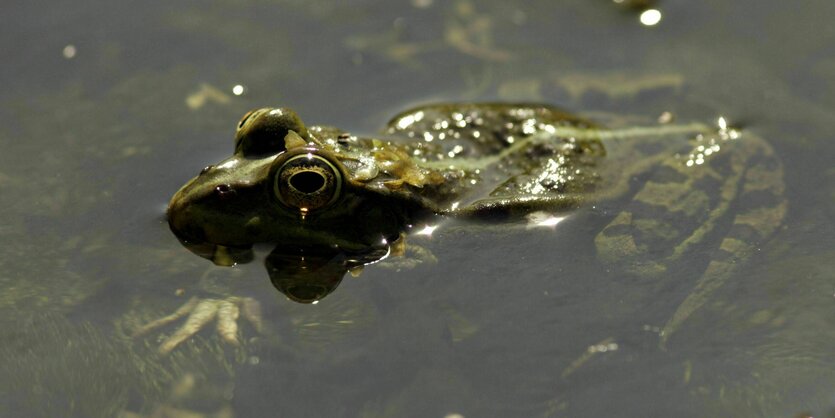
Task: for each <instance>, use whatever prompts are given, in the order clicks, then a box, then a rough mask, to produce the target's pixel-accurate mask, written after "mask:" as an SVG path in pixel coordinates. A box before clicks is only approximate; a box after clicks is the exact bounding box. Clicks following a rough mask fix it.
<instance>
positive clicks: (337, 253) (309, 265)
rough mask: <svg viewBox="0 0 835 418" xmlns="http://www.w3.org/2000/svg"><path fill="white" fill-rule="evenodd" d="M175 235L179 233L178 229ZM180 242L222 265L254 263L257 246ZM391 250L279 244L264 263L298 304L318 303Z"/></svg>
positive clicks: (281, 289) (279, 286)
mask: <svg viewBox="0 0 835 418" xmlns="http://www.w3.org/2000/svg"><path fill="white" fill-rule="evenodd" d="M174 232H175V235H177V234H176V231H174ZM178 238H179V239H180V243H182V244H183V246H184V247H186V248H188V249H189V250H190V251H191V252H193V253H194V254H197V255H199V256H201V257H203V258H206V259H209V260H211V261H212V262H213V263H215V264H216V265H219V266H233V265H235V264H244V263H249V262H251V261H252V260H253V259H254V258H255V256H254V252H253V249H252V248H251V247H249V248H240V247H228V246H223V245H215V244H211V243H206V242H195V241H190V240H186V239H184V238H182V237H181V236H178ZM388 253H389V247H388V246H383V247H378V248H368V249H367V250H366V251H363V252H360V253H348V252H346V251H343V250H342V249H340V248H338V247H334V246H326V245H322V246H307V247H298V246H286V245H277V246H276V247H275V248H274V249H273V250H272V252H270V254H269V255H268V256H267V258H266V260H265V261H264V265H265V267H266V269H267V273H268V274H269V276H270V281H272V284H273V286H275V288H276V289H278V291H279V292H281V293H283V294H284V295H285V296H287V298H289V299H290V300H292V301H294V302H298V303H314V302H318V301H319V300H322V299H323V298H324V297H325V296H327V295H329V294H330V293H331V292H333V291H334V290H335V289H336V288H337V287H338V286H339V283H341V282H342V278H343V277H344V276H345V273H347V272H348V271H357V270H355V269H359V268H361V267H362V266H364V265H366V264H369V263H373V262H376V261H379V260H381V259H383V258H385V257H386V256H387V255H388Z"/></svg>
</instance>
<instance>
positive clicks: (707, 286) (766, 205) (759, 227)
mask: <svg viewBox="0 0 835 418" xmlns="http://www.w3.org/2000/svg"><path fill="white" fill-rule="evenodd" d="M751 148H752V149H751V151H753V155H752V156H751V158H750V160H751V164H752V165H751V166H749V167H748V168H747V169H746V171H745V176H744V179H743V180H744V182H743V186H742V190H741V192H740V194H739V196H738V197H737V200H736V202H735V209H736V211H735V212H736V215H735V216H734V218H733V222H732V224H731V225H730V228H729V229H728V233H727V234H726V235H725V237H724V238H723V239H722V242H721V244H720V245H719V248H718V250H716V251H715V253H714V255H713V257H711V261H710V262H709V263H708V266H707V269H705V272H704V273H703V274H702V276H701V277H700V278H699V280H698V282H696V287H695V288H694V290H693V291H692V292H691V293H690V294H689V295H688V296H687V298H686V299H685V300H684V301H683V302H682V303H681V304H680V305H679V306H678V308H677V309H676V311H675V313H674V314H673V316H672V317H671V318H670V320H669V321H667V324H666V325H665V326H664V328H663V330H662V331H661V341H660V344H661V347H664V346H665V345H666V342H667V340H668V339H669V338H670V336H671V335H672V333H673V332H675V331H676V330H677V329H678V327H679V326H680V325H681V324H682V323H683V322H684V321H685V320H686V319H687V318H688V317H690V315H692V314H693V313H694V312H695V311H696V310H698V309H699V308H700V307H701V306H702V305H704V303H705V302H706V301H707V300H708V297H709V296H710V294H711V293H712V292H713V291H715V290H716V289H718V288H719V287H721V286H722V285H723V284H724V283H725V282H726V281H727V280H728V278H730V277H731V276H732V275H733V274H734V273H735V271H736V270H737V269H738V268H739V267H740V266H741V265H743V264H744V262H745V261H746V260H747V259H748V258H750V257H751V255H752V254H753V253H754V252H755V251H756V250H757V246H758V245H759V244H760V243H761V242H763V241H766V240H768V239H769V238H770V237H771V236H772V235H773V234H774V233H775V231H776V230H777V229H778V228H779V227H780V226H781V225H782V224H783V219H784V218H785V216H786V211H787V202H786V200H785V197H784V189H785V184H784V182H783V168H782V164H781V163H780V161H779V160H778V159H777V157H776V155H775V154H774V152H773V151H772V150H771V147H770V146H769V145H768V144H767V143H765V142H764V141H762V140H759V139H757V141H756V142H753V143H752V144H751Z"/></svg>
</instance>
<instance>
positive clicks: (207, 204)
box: [168, 103, 786, 338]
mask: <svg viewBox="0 0 835 418" xmlns="http://www.w3.org/2000/svg"><path fill="white" fill-rule="evenodd" d="M385 136H386V138H388V139H385V140H381V139H374V138H358V137H355V136H353V135H350V134H348V133H346V132H344V131H341V130H339V129H335V128H330V127H321V126H312V127H306V126H305V125H304V124H303V123H302V121H301V120H300V119H299V118H298V116H296V114H295V113H294V112H292V111H291V110H289V109H269V108H266V109H260V110H258V111H255V112H251V113H250V114H248V115H247V116H245V117H244V119H243V120H242V121H241V123H240V124H239V127H238V131H237V135H236V151H235V154H234V155H233V156H232V157H230V158H228V159H227V160H224V161H222V162H220V163H218V164H216V165H214V166H210V167H208V168H207V169H205V170H204V172H202V173H201V174H200V175H199V176H198V177H196V178H194V179H192V180H191V181H190V182H189V183H187V184H186V185H185V186H183V188H182V189H180V190H179V191H178V192H177V194H176V195H175V196H174V197H173V198H172V199H171V203H170V206H169V210H168V215H169V221H170V224H171V226H172V229H173V230H174V231H175V232H176V233H177V234H178V236H180V237H181V239H183V240H184V241H185V242H191V243H195V242H205V243H209V244H212V245H219V246H223V247H228V248H247V247H249V246H251V245H252V244H254V243H258V242H273V243H279V244H293V245H304V246H315V245H329V246H338V247H340V248H342V249H344V250H349V251H351V250H355V251H360V250H362V249H365V248H371V247H380V246H381V245H386V242H391V241H392V240H394V239H396V238H397V237H398V236H399V235H400V234H401V233H403V232H405V231H407V229H408V225H411V224H413V223H414V222H416V221H417V220H419V219H421V218H422V217H426V216H430V215H432V214H439V215H446V216H460V217H468V218H486V219H496V218H508V217H519V216H524V215H528V214H530V213H532V212H535V211H547V212H552V213H553V212H560V211H566V210H571V209H576V208H578V207H580V206H582V205H584V204H585V203H586V202H588V201H591V202H600V201H611V200H613V199H614V201H618V200H617V199H621V198H622V197H623V196H627V195H631V196H632V198H631V199H630V200H629V201H628V202H627V203H625V204H624V205H623V207H622V210H621V211H620V212H619V213H618V214H617V215H616V216H614V218H613V219H612V221H611V223H610V224H609V225H608V226H606V227H605V228H604V229H603V230H602V231H601V233H600V234H598V235H597V236H596V237H595V238H594V242H595V245H596V247H597V249H598V254H599V258H600V259H601V260H602V261H603V262H606V263H609V264H617V265H620V266H621V267H622V268H623V269H624V270H626V271H629V272H632V273H635V274H638V275H641V276H661V275H663V274H664V273H665V272H666V271H667V268H668V266H669V265H670V264H671V263H673V262H675V261H677V260H679V259H680V258H681V257H682V256H683V255H684V254H687V253H688V250H690V249H691V248H694V246H695V245H696V244H699V243H702V242H703V241H704V240H705V239H706V238H708V237H714V236H716V235H717V233H719V232H721V231H726V232H724V233H721V234H720V235H721V236H722V238H720V239H719V240H718V241H717V242H718V248H717V249H716V250H715V256H714V257H712V259H711V261H710V263H709V264H708V266H707V269H706V271H705V273H704V274H703V275H702V277H701V278H700V279H699V281H698V282H697V285H696V289H695V290H694V292H693V293H692V294H691V295H690V297H688V298H687V300H685V301H684V302H683V303H682V305H681V306H680V308H679V310H678V311H677V312H676V314H675V315H674V316H673V318H672V319H671V320H670V322H669V323H668V325H667V327H666V328H665V330H664V335H666V336H669V334H670V333H672V331H673V330H674V329H675V328H676V327H677V326H678V324H679V323H680V322H681V321H683V320H684V319H686V318H687V317H688V316H689V315H690V314H691V313H692V312H693V311H695V310H696V309H697V308H698V307H699V306H701V304H703V303H704V301H705V300H706V297H707V295H708V294H709V293H710V292H711V291H712V290H714V289H715V288H717V287H718V286H720V285H721V284H723V283H724V282H725V281H726V280H727V278H728V277H729V276H730V275H731V274H732V272H733V271H734V270H735V269H736V268H737V266H738V265H739V264H740V263H738V262H739V261H741V260H745V259H747V258H748V257H749V255H750V254H751V253H752V251H753V249H754V247H755V246H756V245H757V243H759V242H760V241H762V240H764V239H767V238H768V237H769V236H770V235H771V234H772V233H773V232H774V231H775V229H776V228H777V227H779V225H780V224H781V223H782V219H783V217H784V215H785V212H786V203H785V200H784V198H783V188H784V185H783V179H782V177H783V174H782V166H781V164H780V162H779V160H778V159H777V158H776V156H775V155H774V153H773V151H772V149H771V148H770V146H769V145H768V144H767V143H766V142H765V141H763V140H761V139H759V138H757V137H756V136H754V135H752V134H749V133H747V132H746V133H744V134H743V133H740V132H739V131H736V130H733V129H729V128H727V127H725V126H724V123H720V126H719V128H710V127H708V126H705V125H702V124H689V125H654V126H645V127H634V126H629V127H625V128H622V129H605V128H601V127H599V126H597V125H596V124H594V123H593V122H590V121H587V120H584V119H582V118H579V117H576V116H573V115H571V114H568V113H566V112H564V111H562V110H560V109H557V108H554V107H551V106H546V105H538V104H499V103H488V104H437V105H429V106H424V107H419V108H415V109H412V110H409V111H406V112H403V113H401V114H399V115H397V116H396V117H395V118H394V119H392V120H391V122H390V123H389V124H388V127H387V128H386V130H385ZM604 145H605V147H604ZM303 154H307V155H316V156H319V157H321V158H320V160H322V161H325V160H326V161H327V163H322V164H324V165H327V166H330V167H331V168H330V169H326V170H325V171H328V170H331V171H333V173H331V174H328V175H327V176H325V177H327V178H328V179H331V178H336V179H337V180H335V181H332V180H322V182H324V183H325V185H324V186H323V187H322V188H321V189H319V191H317V192H316V193H323V194H322V196H324V197H317V196H313V197H310V198H309V199H308V198H307V197H306V195H303V196H302V197H301V198H299V199H301V200H300V202H301V203H295V204H294V203H288V201H291V200H292V198H288V197H286V196H284V195H283V194H282V193H283V192H280V191H279V188H278V187H279V186H278V185H279V184H282V185H283V184H285V183H286V182H285V181H284V180H276V179H277V178H279V177H280V176H279V173H282V170H283V167H284V165H285V164H287V162H288V161H289V160H290V159H291V158H292V157H293V156H297V155H303ZM287 176H289V174H288V175H287ZM287 176H285V177H287ZM287 178H290V177H287ZM340 178H341V180H339V179H340ZM636 178H638V179H642V184H641V185H640V187H637V191H636V186H635V184H634V183H631V181H632V180H633V179H636ZM288 181H289V180H288ZM319 185H320V183H319V182H317V183H316V185H315V186H311V187H314V188H315V187H318V186H319ZM219 186H220V187H221V188H222V189H223V190H222V192H219V191H218V187H219ZM284 187H285V188H287V186H284ZM230 191H231V193H230ZM330 196H333V197H332V198H331V197H330ZM316 199H318V200H316ZM307 202H319V203H315V204H310V205H308V203H307ZM731 208H733V210H731ZM381 243H382V244H381ZM204 256H207V257H208V258H211V257H210V256H209V254H204ZM664 338H666V337H664Z"/></svg>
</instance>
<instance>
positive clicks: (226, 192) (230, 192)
mask: <svg viewBox="0 0 835 418" xmlns="http://www.w3.org/2000/svg"><path fill="white" fill-rule="evenodd" d="M236 194H237V193H236V192H235V189H233V188H232V187H230V186H229V185H228V184H219V185H218V186H217V187H215V195H217V197H218V198H220V199H221V200H227V199H231V198H233V197H235V195H236Z"/></svg>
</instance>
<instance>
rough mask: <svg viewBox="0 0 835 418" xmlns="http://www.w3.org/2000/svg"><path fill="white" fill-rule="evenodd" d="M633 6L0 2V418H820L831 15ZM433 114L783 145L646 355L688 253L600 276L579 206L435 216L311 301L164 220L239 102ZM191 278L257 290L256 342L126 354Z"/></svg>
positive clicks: (803, 10)
mask: <svg viewBox="0 0 835 418" xmlns="http://www.w3.org/2000/svg"><path fill="white" fill-rule="evenodd" d="M343 3H344V4H343ZM658 8H659V9H660V10H661V12H662V17H661V21H660V22H659V23H658V24H657V25H656V26H652V27H648V26H645V25H642V24H641V23H640V21H639V14H638V13H636V12H631V11H628V10H625V9H623V8H621V7H618V6H616V5H614V4H612V3H611V2H608V1H605V0H600V1H588V0H585V1H581V0H566V1H562V2H553V1H527V2H498V1H483V2H475V1H468V0H455V1H440V0H435V1H431V0H413V1H397V2H394V1H382V0H375V1H372V0H368V1H352V2H350V5H348V4H347V3H346V2H328V3H325V2H310V1H297V0H287V1H283V2H274V3H272V2H266V1H250V2H247V1H234V0H218V1H213V2H209V3H197V2H181V3H177V4H176V5H169V3H168V2H148V1H146V2H122V3H121V4H116V3H113V2H95V3H93V2H87V3H85V4H78V3H70V2H30V3H27V4H18V5H15V6H10V5H5V6H2V7H0V10H2V13H0V28H2V29H0V33H2V34H3V36H2V37H0V51H1V52H0V53H2V56H3V58H4V59H3V63H4V64H3V66H2V67H0V76H2V79H3V80H4V83H3V89H2V91H0V144H2V151H0V237H2V242H3V245H2V247H0V289H2V292H0V318H2V319H0V341H2V343H0V370H2V373H0V376H2V377H0V416H4V417H5V416H8V417H22V416H27V417H29V416H45V417H46V416H48V417H55V416H73V417H90V416H119V415H121V416H125V417H136V416H170V417H185V416H223V417H228V416H235V417H260V416H275V415H278V416H289V417H296V416H340V417H354V416H362V417H383V416H385V417H402V416H408V417H411V416H414V417H444V416H446V415H448V414H461V415H463V416H465V417H482V416H502V417H504V416H507V417H521V416H523V417H537V416H539V417H602V416H622V417H633V416H634V417H643V416H675V417H714V416H735V417H748V416H751V417H760V416H762V417H793V416H805V415H803V414H810V415H813V416H815V417H820V416H824V417H828V416H835V395H833V394H834V393H835V390H833V389H835V361H834V360H833V357H832V353H833V348H835V324H833V318H835V297H834V296H833V294H835V280H833V279H834V278H835V262H833V256H835V239H833V237H834V236H835V233H834V232H835V228H833V226H832V223H833V222H832V221H833V220H834V218H835V209H833V208H835V205H833V203H835V202H833V200H835V169H833V165H832V162H831V161H832V155H833V151H835V145H833V141H832V132H833V131H834V130H833V127H835V126H833V125H835V123H833V122H832V117H831V115H832V111H833V108H835V100H834V99H833V97H835V58H833V57H835V26H832V25H831V20H832V16H833V13H835V4H833V3H832V2H831V1H824V0H808V1H805V2H802V4H799V3H792V2H783V1H776V0H770V1H753V0H747V1H735V2H727V1H720V0H711V1H703V2H681V1H666V2H660V3H659V4H658ZM237 85H240V86H242V92H241V91H240V90H235V89H234V87H235V86H237ZM636 86H639V87H641V88H640V89H639V88H637V87H636ZM236 92H237V93H242V94H239V95H238V94H236ZM438 100H446V101H460V100H531V101H533V100H537V101H546V102H550V103H554V104H559V105H561V106H563V107H566V108H568V109H572V110H574V111H577V112H579V113H581V114H587V115H592V116H594V115H596V114H604V113H608V114H632V115H641V116H649V117H655V116H656V115H659V114H661V113H662V112H665V111H669V112H672V113H673V114H675V115H676V116H677V117H678V118H679V119H680V120H684V121H687V120H701V121H710V120H714V119H715V118H716V117H717V116H719V115H724V116H725V117H727V118H728V120H730V121H731V122H732V123H735V124H737V125H739V126H742V127H743V128H744V129H747V130H750V131H752V132H755V133H757V134H758V135H760V136H762V137H764V138H766V139H768V140H769V141H770V142H771V144H772V145H773V147H774V148H775V149H776V151H777V152H778V154H779V155H780V157H781V158H782V160H783V163H784V165H785V171H786V183H787V196H786V197H787V199H788V202H789V214H788V217H787V219H786V221H785V224H784V225H783V228H782V229H781V230H780V231H779V232H778V233H777V234H776V236H775V237H774V238H773V239H771V240H770V241H768V242H765V243H762V245H761V246H760V248H759V253H758V254H756V255H755V256H754V257H753V258H752V259H751V260H749V262H748V263H747V265H746V266H745V267H744V268H743V269H742V270H741V272H740V273H739V274H737V275H735V277H733V280H732V281H731V282H730V283H728V284H727V285H725V286H723V287H722V288H720V289H719V290H717V291H716V292H715V293H714V294H713V296H712V297H711V299H710V301H709V302H708V303H707V304H706V305H705V307H703V308H702V309H701V310H699V311H698V312H697V313H696V314H694V315H693V316H692V317H691V318H690V319H689V320H688V321H687V322H686V323H685V324H684V325H683V326H682V327H681V329H680V330H678V331H677V333H676V334H675V335H674V336H673V337H672V338H671V339H670V341H669V343H668V344H667V347H666V350H662V349H660V348H659V346H658V329H659V327H662V326H663V325H664V323H665V322H666V321H667V319H669V317H670V315H671V313H672V312H673V311H674V310H675V307H676V306H677V304H678V303H680V301H681V300H682V299H683V298H684V297H685V296H686V295H688V294H689V293H690V292H691V291H692V288H693V284H694V280H695V279H696V277H698V274H699V271H700V269H703V268H704V260H696V259H694V260H693V261H692V263H684V266H683V267H681V268H680V269H679V270H678V271H676V274H671V275H669V277H667V278H665V279H663V282H661V283H659V282H658V281H649V280H637V279H634V278H631V279H630V278H628V277H627V276H624V275H623V274H622V273H621V272H618V271H611V270H607V269H606V268H605V266H601V265H600V264H599V263H597V262H596V259H595V255H594V247H593V243H592V237H593V236H594V234H595V233H596V231H597V230H598V229H599V228H600V226H601V225H600V223H601V220H600V219H598V218H596V217H595V216H594V215H586V216H584V217H582V219H569V220H567V221H564V222H563V223H562V224H560V225H559V226H558V227H557V228H555V229H553V230H552V229H537V230H528V229H524V228H511V227H501V228H489V229H484V230H481V229H478V230H474V229H469V230H468V229H460V228H452V227H450V228H446V229H445V228H444V227H441V228H440V229H439V230H438V231H436V233H435V234H434V235H433V236H432V238H431V239H427V238H418V239H417V240H416V241H417V242H419V243H420V244H421V245H423V246H425V247H427V248H429V249H430V250H432V252H433V253H434V254H435V255H436V256H437V258H438V263H437V264H436V265H428V266H427V265H422V266H418V267H417V268H414V269H409V270H403V271H393V270H391V269H386V268H383V267H382V266H369V267H367V268H366V269H365V271H364V273H363V274H362V276H361V277H360V278H358V279H351V278H350V277H348V278H346V279H345V282H344V283H343V284H342V285H341V287H340V288H339V290H338V291H337V292H335V293H334V294H333V295H331V296H329V297H328V298H327V299H325V300H323V301H322V302H321V303H319V304H317V305H312V306H311V305H299V304H295V303H292V302H290V301H288V300H286V299H285V298H284V297H283V296H282V295H280V294H279V293H278V292H276V291H275V289H274V288H273V287H272V285H271V283H270V281H269V280H268V277H267V274H266V273H265V272H264V270H263V266H262V265H261V262H260V261H259V262H255V263H252V264H247V265H242V266H238V267H235V268H220V267H213V266H211V264H210V263H208V262H207V261H205V260H203V259H200V258H198V257H195V256H194V255H192V254H190V253H189V252H187V251H186V250H185V249H183V248H182V247H181V246H180V244H179V243H178V242H177V240H176V239H175V238H174V237H173V236H172V235H171V233H170V232H169V231H168V228H167V225H166V224H165V221H164V217H163V211H164V206H165V204H166V202H167V201H168V199H169V197H170V196H171V194H172V193H173V192H174V191H175V190H176V189H177V188H178V187H179V186H180V185H181V184H182V183H183V182H184V181H185V180H186V179H188V178H190V177H191V176H193V175H194V174H195V173H196V172H197V171H199V170H200V168H202V167H203V166H204V165H206V164H207V163H210V162H214V161H218V160H220V159H221V158H223V157H224V156H226V155H228V154H230V153H231V151H232V142H231V141H232V133H233V128H234V124H235V123H236V122H237V120H238V119H239V117H240V116H241V115H242V114H243V113H244V112H245V111H246V110H249V109H251V108H256V107H261V106H265V105H286V106H291V107H293V108H295V109H296V110H297V111H298V112H299V114H301V115H302V117H303V118H305V120H306V121H307V122H308V123H311V124H320V123H322V124H332V125H336V126H340V127H343V128H345V129H350V130H351V131H353V132H364V133H374V132H376V131H377V130H378V129H379V128H380V127H381V126H382V125H383V124H384V123H385V121H386V120H387V119H388V118H389V117H390V116H392V115H393V114H394V113H395V112H396V111H397V110H399V109H403V108H406V107H408V106H410V105H414V104H418V103H423V102H427V101H438ZM696 258H697V257H696ZM206 283H215V284H217V286H216V287H217V288H223V289H227V290H226V291H230V292H234V293H236V294H238V295H242V296H252V297H255V298H257V299H258V300H260V302H261V304H262V306H263V309H264V318H265V321H266V325H267V326H266V331H265V334H264V335H259V334H258V333H257V332H255V330H254V329H252V328H251V327H249V326H248V324H245V323H243V322H242V324H243V325H242V329H241V332H242V335H243V336H245V337H246V338H247V339H246V341H245V342H244V344H243V346H242V347H240V348H235V347H231V346H229V345H225V344H223V343H222V342H221V341H220V339H219V338H218V337H217V335H216V334H215V332H214V330H213V329H212V328H213V327H209V329H207V330H204V331H203V332H201V333H200V334H199V335H198V336H197V337H196V338H194V339H192V340H190V341H189V342H188V343H187V344H185V345H183V346H181V347H180V348H178V349H177V350H175V351H174V352H173V353H172V354H171V355H169V356H159V355H158V354H157V353H156V346H157V344H158V342H159V339H160V338H161V336H162V335H163V334H170V333H171V332H172V331H173V329H174V328H175V327H174V326H171V327H169V328H165V329H163V330H162V331H160V332H155V333H151V334H150V335H148V336H147V337H145V338H138V339H133V338H130V337H129V335H130V334H131V332H132V331H133V330H135V329H136V327H138V326H139V325H140V324H142V323H145V322H147V321H149V320H151V319H154V318H158V317H160V316H162V315H165V314H167V313H170V312H172V311H173V310H175V309H176V308H177V307H178V306H180V305H181V304H182V303H184V302H185V301H186V300H187V298H188V297H189V296H192V295H202V294H204V293H205V292H207V291H210V290H211V289H212V286H208V287H207V285H206ZM228 289H232V290H228ZM188 413H195V414H203V415H187V414H188ZM153 414H158V415H153ZM212 414H217V415H212Z"/></svg>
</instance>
